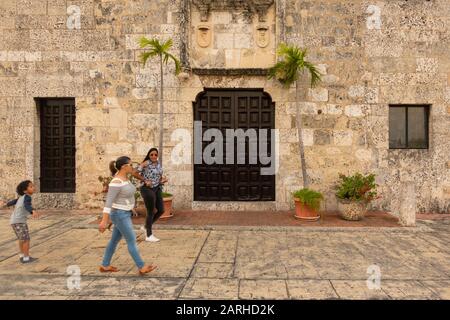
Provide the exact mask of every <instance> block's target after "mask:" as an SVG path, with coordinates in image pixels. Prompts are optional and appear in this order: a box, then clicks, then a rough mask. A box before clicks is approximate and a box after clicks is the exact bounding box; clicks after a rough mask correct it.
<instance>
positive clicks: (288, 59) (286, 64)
mask: <svg viewBox="0 0 450 320" xmlns="http://www.w3.org/2000/svg"><path fill="white" fill-rule="evenodd" d="M306 54H307V50H306V49H300V48H299V47H297V46H295V45H287V44H284V43H282V44H280V46H279V48H278V55H279V57H280V58H281V60H280V61H278V62H277V63H276V64H275V65H274V66H273V67H272V68H271V69H270V70H269V79H271V78H275V79H277V80H278V81H280V82H281V83H282V84H283V85H284V86H285V87H287V88H288V87H290V86H291V85H292V84H293V83H294V82H295V106H296V117H297V133H298V148H299V152H300V162H301V165H302V176H303V188H308V185H309V179H308V175H307V173H306V160H305V147H304V143H303V134H302V117H301V114H300V104H299V101H298V90H299V81H298V80H299V77H300V75H301V74H303V73H304V72H305V71H307V72H308V73H309V74H310V75H311V87H314V86H315V85H317V84H318V83H319V82H320V81H321V74H320V72H319V70H318V69H317V67H316V66H315V65H313V64H312V63H311V62H309V61H306V60H305V57H306Z"/></svg>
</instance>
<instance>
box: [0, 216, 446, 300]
mask: <svg viewBox="0 0 450 320" xmlns="http://www.w3.org/2000/svg"><path fill="white" fill-rule="evenodd" d="M89 219H91V217H89V216H74V215H67V216H64V217H55V216H51V217H46V218H44V219H42V220H38V221H33V222H32V224H31V229H32V232H33V234H32V249H31V252H32V254H33V255H36V256H38V257H39V258H40V259H39V260H38V261H37V262H36V263H33V264H30V265H21V264H20V263H19V261H18V257H17V255H16V250H17V248H16V247H17V244H16V241H15V240H14V238H13V234H12V230H10V227H9V224H8V220H7V219H5V217H3V216H2V217H0V232H1V233H2V238H1V241H0V252H1V254H0V299H13V298H17V299H268V298H270V299H449V298H450V265H449V263H448V261H449V260H450V247H449V246H448V235H449V232H450V224H448V223H441V224H439V226H438V227H437V228H434V224H427V228H423V229H402V230H396V231H392V229H390V230H387V229H379V230H377V231H374V230H370V231H367V230H366V229H358V228H356V229H353V230H348V229H347V230H336V229H334V228H329V229H328V230H326V229H321V230H314V228H308V230H305V229H301V228H299V229H296V230H294V231H293V230H292V229H289V228H286V229H284V230H283V229H280V228H278V227H277V228H273V229H270V228H264V229H258V230H252V229H248V228H247V229H242V228H238V227H237V228H229V229H227V230H224V229H221V228H220V229H218V230H215V229H214V228H212V229H204V228H196V227H191V228H182V229H174V228H163V227H161V226H159V227H158V228H156V229H155V234H156V235H157V236H158V237H160V238H161V242H159V243H147V242H143V241H142V234H141V233H140V232H137V234H138V246H139V249H140V252H141V254H142V256H143V258H144V259H145V260H146V261H147V262H149V263H153V264H157V265H158V269H157V270H156V271H155V272H153V273H152V274H150V275H148V276H146V277H144V278H142V277H139V276H137V275H136V267H135V266H134V265H133V263H132V260H131V258H130V257H129V255H128V252H127V247H126V244H125V243H124V242H122V243H121V244H120V245H119V247H118V250H117V252H116V255H115V257H114V259H113V264H114V265H116V266H117V267H119V269H120V271H119V272H118V273H115V274H107V275H105V274H100V273H99V272H98V269H97V268H98V265H99V263H100V262H101V258H102V255H103V252H104V249H105V246H106V243H107V241H108V240H109V237H110V233H109V232H107V233H105V234H99V233H98V231H97V230H96V226H95V225H89V224H88V223H87V221H89ZM35 222H36V223H35ZM70 265H76V266H79V268H80V271H81V278H80V280H81V283H80V286H81V289H80V290H76V289H74V290H69V289H68V286H67V284H68V281H70V279H71V278H70V276H71V275H70V274H68V273H67V267H68V266H70ZM369 266H372V267H373V266H378V267H379V268H380V271H381V280H380V285H381V286H380V289H378V290H377V289H373V290H370V289H369V288H368V286H367V283H366V280H367V279H368V277H369V275H370V274H369V273H368V268H369Z"/></svg>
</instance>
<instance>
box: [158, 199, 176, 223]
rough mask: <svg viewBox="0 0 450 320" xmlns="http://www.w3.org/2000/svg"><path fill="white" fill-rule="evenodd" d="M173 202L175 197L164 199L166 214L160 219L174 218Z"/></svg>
mask: <svg viewBox="0 0 450 320" xmlns="http://www.w3.org/2000/svg"><path fill="white" fill-rule="evenodd" d="M172 200H173V197H166V198H163V201H164V213H163V215H162V216H161V217H160V219H170V218H172V217H173V212H172Z"/></svg>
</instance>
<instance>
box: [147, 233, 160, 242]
mask: <svg viewBox="0 0 450 320" xmlns="http://www.w3.org/2000/svg"><path fill="white" fill-rule="evenodd" d="M145 241H147V242H158V241H159V239H158V238H157V237H155V236H154V235H151V236H150V237H146V238H145Z"/></svg>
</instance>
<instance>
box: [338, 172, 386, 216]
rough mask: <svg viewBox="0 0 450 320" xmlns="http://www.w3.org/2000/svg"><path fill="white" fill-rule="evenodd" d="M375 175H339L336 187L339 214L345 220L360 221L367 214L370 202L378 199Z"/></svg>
mask: <svg viewBox="0 0 450 320" xmlns="http://www.w3.org/2000/svg"><path fill="white" fill-rule="evenodd" d="M376 188H377V184H376V183H375V174H369V175H366V176H364V175H362V174H361V173H359V172H358V173H355V174H354V175H352V176H346V175H343V174H340V175H339V182H338V184H337V186H336V198H337V199H338V208H339V212H340V214H341V216H342V218H343V219H345V220H361V219H362V218H364V216H365V214H366V212H367V205H368V204H369V202H370V201H372V200H374V199H376V198H378V195H377V191H376Z"/></svg>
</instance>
